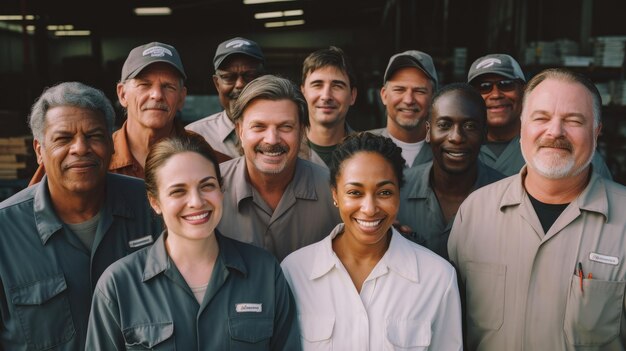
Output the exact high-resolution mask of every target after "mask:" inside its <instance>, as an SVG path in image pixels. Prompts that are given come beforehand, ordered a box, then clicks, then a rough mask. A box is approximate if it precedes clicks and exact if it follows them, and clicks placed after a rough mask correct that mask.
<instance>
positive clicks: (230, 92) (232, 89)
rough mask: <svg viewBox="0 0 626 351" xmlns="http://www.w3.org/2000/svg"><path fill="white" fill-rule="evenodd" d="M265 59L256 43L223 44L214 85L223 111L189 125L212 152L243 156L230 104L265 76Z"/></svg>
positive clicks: (216, 59)
mask: <svg viewBox="0 0 626 351" xmlns="http://www.w3.org/2000/svg"><path fill="white" fill-rule="evenodd" d="M264 65H265V58H264V56H263V51H262V50H261V47H260V46H259V44H257V43H256V42H254V41H252V40H250V39H246V38H241V37H236V38H232V39H229V40H226V41H225V42H223V43H221V44H220V45H219V46H218V47H217V50H216V51H215V57H214V58H213V67H214V69H215V74H214V75H213V83H214V84H215V88H216V89H217V94H218V96H219V99H220V104H221V105H222V108H224V110H223V111H221V112H218V113H216V114H213V115H210V116H208V117H205V118H202V119H200V120H198V121H196V122H193V123H190V124H189V125H187V127H186V128H187V130H191V131H194V132H196V133H198V134H200V135H202V136H203V137H204V138H205V139H206V141H207V142H208V143H209V144H210V145H211V146H212V147H213V149H215V150H217V151H219V152H221V153H223V154H226V155H228V156H230V157H233V158H235V157H239V156H241V155H242V154H243V153H242V151H241V148H240V147H239V138H238V137H237V133H236V132H235V123H233V121H232V119H231V117H230V104H231V102H232V101H233V100H235V99H236V98H237V97H239V94H240V93H241V90H243V88H244V87H245V86H246V85H247V84H248V83H249V82H250V81H252V80H253V79H255V78H257V77H259V76H261V75H262V74H263V73H264V69H265V68H264Z"/></svg>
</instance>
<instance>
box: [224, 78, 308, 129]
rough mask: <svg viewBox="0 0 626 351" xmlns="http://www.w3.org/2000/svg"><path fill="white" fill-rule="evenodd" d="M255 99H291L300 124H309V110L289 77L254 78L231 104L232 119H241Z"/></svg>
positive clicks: (304, 125) (305, 125) (302, 125)
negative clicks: (295, 107)
mask: <svg viewBox="0 0 626 351" xmlns="http://www.w3.org/2000/svg"><path fill="white" fill-rule="evenodd" d="M257 99H260V100H272V101H278V100H290V101H293V102H294V103H295V104H296V106H298V119H299V122H300V126H301V127H308V126H309V110H308V107H307V104H306V100H304V96H303V95H302V92H300V89H299V88H298V87H297V86H296V85H295V84H294V83H292V82H291V81H290V80H289V79H285V78H281V77H277V76H273V75H270V74H268V75H265V76H261V77H259V78H256V79H254V80H253V81H251V82H250V83H248V84H247V85H246V86H245V87H244V88H243V90H242V91H241V94H240V95H239V97H238V98H237V99H236V100H235V101H233V103H232V104H231V114H232V116H231V117H232V119H233V121H235V122H238V121H241V119H242V118H243V113H244V111H245V110H246V108H247V107H248V106H249V105H250V104H251V103H252V102H253V101H255V100H257Z"/></svg>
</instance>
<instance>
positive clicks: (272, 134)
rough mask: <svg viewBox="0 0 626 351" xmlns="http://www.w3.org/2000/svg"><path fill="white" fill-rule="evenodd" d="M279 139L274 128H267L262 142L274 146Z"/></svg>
mask: <svg viewBox="0 0 626 351" xmlns="http://www.w3.org/2000/svg"><path fill="white" fill-rule="evenodd" d="M279 139H280V137H279V135H278V129H276V128H267V129H266V130H265V135H264V137H263V140H264V141H265V142H266V143H267V144H271V145H276V144H278V140H279Z"/></svg>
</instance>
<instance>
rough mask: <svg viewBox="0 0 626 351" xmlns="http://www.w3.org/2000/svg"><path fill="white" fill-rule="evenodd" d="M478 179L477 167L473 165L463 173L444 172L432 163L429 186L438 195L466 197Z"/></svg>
mask: <svg viewBox="0 0 626 351" xmlns="http://www.w3.org/2000/svg"><path fill="white" fill-rule="evenodd" d="M477 178H478V165H477V164H476V163H474V165H472V167H471V168H470V169H468V170H467V171H466V172H463V173H450V172H446V171H444V170H443V169H441V168H440V167H438V166H437V164H436V162H433V168H432V173H431V177H430V184H431V186H432V187H433V189H434V190H435V192H437V193H438V194H446V195H449V196H462V197H467V195H469V193H471V192H472V189H473V188H474V184H476V179H477Z"/></svg>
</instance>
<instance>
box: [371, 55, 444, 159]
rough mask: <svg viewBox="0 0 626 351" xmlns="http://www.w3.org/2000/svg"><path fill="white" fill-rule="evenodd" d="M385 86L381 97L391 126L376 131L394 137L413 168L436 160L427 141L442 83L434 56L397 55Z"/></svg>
mask: <svg viewBox="0 0 626 351" xmlns="http://www.w3.org/2000/svg"><path fill="white" fill-rule="evenodd" d="M383 83H384V85H383V87H382V89H381V90H380V96H381V99H382V101H383V104H384V105H385V106H386V109H387V126H386V127H385V128H381V129H375V130H372V132H373V133H375V134H380V135H383V136H386V137H388V138H391V140H393V142H394V143H395V144H396V145H398V146H399V147H400V148H401V149H402V157H404V160H405V161H406V166H407V167H409V168H410V167H415V166H417V165H420V164H422V163H426V162H428V161H430V160H432V158H433V154H432V151H431V149H430V146H429V145H428V144H426V142H425V141H424V139H425V138H426V124H425V121H426V120H427V119H428V118H427V117H428V111H429V109H430V105H431V102H432V98H433V94H434V93H435V91H436V89H437V84H438V78H437V70H436V69H435V65H434V64H433V59H432V57H430V55H428V54H426V53H424V52H421V51H417V50H409V51H405V52H401V53H399V54H395V55H393V56H392V57H391V59H389V64H388V65H387V69H386V70H385V75H384V79H383Z"/></svg>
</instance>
